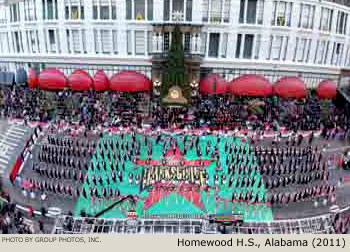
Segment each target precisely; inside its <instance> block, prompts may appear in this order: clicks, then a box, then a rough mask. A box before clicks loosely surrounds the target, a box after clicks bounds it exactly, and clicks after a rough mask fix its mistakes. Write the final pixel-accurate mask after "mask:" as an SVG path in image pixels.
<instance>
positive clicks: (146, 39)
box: [144, 30, 149, 56]
mask: <svg viewBox="0 0 350 252" xmlns="http://www.w3.org/2000/svg"><path fill="white" fill-rule="evenodd" d="M144 36H145V38H144V40H145V55H146V56H148V55H149V54H148V43H149V41H148V31H147V30H146V31H145V32H144Z"/></svg>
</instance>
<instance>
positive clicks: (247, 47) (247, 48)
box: [243, 34, 254, 59]
mask: <svg viewBox="0 0 350 252" xmlns="http://www.w3.org/2000/svg"><path fill="white" fill-rule="evenodd" d="M244 38H245V40H244V51H243V58H245V59H251V58H252V56H253V40H254V35H252V34H246V35H245V37H244Z"/></svg>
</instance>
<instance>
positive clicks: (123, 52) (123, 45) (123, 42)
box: [118, 27, 128, 57]
mask: <svg viewBox="0 0 350 252" xmlns="http://www.w3.org/2000/svg"><path fill="white" fill-rule="evenodd" d="M119 34H120V37H119V44H118V46H120V47H119V48H120V56H121V57H127V55H128V47H127V43H128V41H127V30H126V27H123V28H121V29H120V32H119Z"/></svg>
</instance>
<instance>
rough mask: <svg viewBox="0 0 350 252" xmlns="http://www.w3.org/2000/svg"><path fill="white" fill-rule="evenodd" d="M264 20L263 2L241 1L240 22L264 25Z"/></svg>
mask: <svg viewBox="0 0 350 252" xmlns="http://www.w3.org/2000/svg"><path fill="white" fill-rule="evenodd" d="M263 18H264V1H263V0H241V5H240V12H239V22H240V23H247V24H262V23H263Z"/></svg>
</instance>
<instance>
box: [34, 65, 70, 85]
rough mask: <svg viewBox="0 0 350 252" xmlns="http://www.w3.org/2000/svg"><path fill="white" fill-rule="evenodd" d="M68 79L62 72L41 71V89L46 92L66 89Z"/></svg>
mask: <svg viewBox="0 0 350 252" xmlns="http://www.w3.org/2000/svg"><path fill="white" fill-rule="evenodd" d="M66 84H67V79H66V77H65V76H64V74H63V73H62V72H60V71H59V70H57V69H54V68H48V69H45V70H43V71H41V73H40V75H39V87H40V89H45V90H62V89H64V88H65V87H66Z"/></svg>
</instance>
